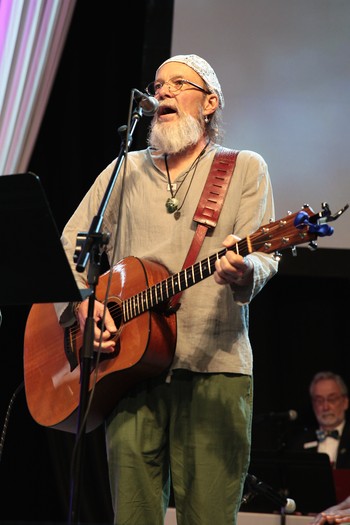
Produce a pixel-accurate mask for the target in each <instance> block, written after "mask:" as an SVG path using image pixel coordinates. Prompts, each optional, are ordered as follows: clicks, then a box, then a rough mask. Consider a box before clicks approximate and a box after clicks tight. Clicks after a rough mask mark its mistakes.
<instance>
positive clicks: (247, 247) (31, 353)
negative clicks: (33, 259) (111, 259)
mask: <svg viewBox="0 0 350 525" xmlns="http://www.w3.org/2000/svg"><path fill="white" fill-rule="evenodd" d="M324 206H325V208H324V209H323V211H322V212H320V213H318V214H314V212H313V210H312V209H311V208H310V207H309V206H307V205H305V206H304V207H303V208H302V210H300V211H299V212H296V213H293V214H292V213H291V214H290V215H288V216H286V217H285V218H284V219H282V220H278V221H275V222H271V223H269V224H266V225H265V226H262V227H260V228H259V229H258V230H257V231H256V232H255V233H253V234H252V235H249V236H247V237H246V238H245V239H242V240H240V241H238V242H237V243H236V244H235V245H234V246H232V247H231V248H229V249H230V250H234V251H236V253H240V254H241V255H243V256H245V255H247V254H249V253H252V252H263V253H266V254H267V253H275V255H278V252H279V251H281V250H283V249H285V248H287V247H293V246H296V245H299V244H302V243H305V242H310V245H311V246H314V247H315V248H316V243H315V240H316V238H317V237H318V236H325V235H331V234H332V233H333V228H331V227H330V226H328V225H327V224H325V222H327V220H334V218H332V219H329V217H330V211H329V209H328V206H327V205H324ZM338 213H339V212H338ZM226 251H227V249H226V248H224V249H222V250H221V251H219V252H217V253H215V254H213V255H211V256H209V257H207V258H205V259H204V260H202V261H200V262H196V263H195V264H193V265H192V266H190V267H188V268H185V269H183V270H181V271H180V272H179V273H177V274H174V275H170V274H169V272H168V271H167V269H166V268H165V267H164V266H162V265H160V264H159V263H156V262H152V261H149V260H146V259H140V258H137V257H133V256H130V257H126V258H125V259H122V260H121V261H120V262H118V263H117V264H116V265H115V266H114V267H113V268H111V269H110V270H109V271H108V272H106V273H105V274H103V275H102V276H101V277H100V279H99V283H98V285H97V287H96V298H97V300H99V301H101V302H105V301H106V299H105V297H106V290H107V283H108V280H109V273H110V272H113V275H112V281H111V286H110V289H109V295H108V298H107V305H108V308H109V310H110V312H111V315H112V317H113V319H114V321H115V324H116V326H117V328H118V333H117V334H116V341H117V344H116V349H115V351H114V352H113V353H112V354H105V353H103V354H101V356H100V359H99V361H98V363H97V366H94V365H93V366H92V369H91V374H90V380H89V381H90V384H89V394H90V397H91V393H92V392H93V396H92V397H91V405H90V411H89V415H88V418H87V422H86V431H87V432H89V431H91V430H93V429H95V428H96V427H98V426H99V425H100V424H101V423H102V422H103V421H104V420H105V419H106V418H107V417H108V415H109V414H110V413H111V412H112V410H113V408H114V407H115V406H116V404H117V403H118V401H119V400H120V398H121V397H122V396H123V395H124V394H125V393H126V392H127V391H128V390H129V389H130V388H132V387H134V386H136V385H137V384H139V383H140V382H141V381H143V380H145V379H148V378H151V377H154V376H157V375H159V374H161V373H162V372H165V371H166V370H167V369H168V368H169V367H170V365H171V363H172V360H173V356H174V351H175V346H176V313H175V312H174V311H173V310H172V309H170V308H169V304H170V299H171V298H172V297H173V296H175V295H176V294H177V293H179V292H180V291H181V292H182V291H184V290H186V289H187V288H189V287H191V286H193V285H195V284H196V283H198V282H200V281H202V280H203V279H206V278H207V277H209V276H211V275H212V274H213V273H214V271H215V261H216V260H217V259H219V258H220V257H222V256H223V255H224V254H225V253H226ZM82 344H83V337H82V333H81V331H80V328H79V325H78V323H75V324H74V325H72V326H71V327H68V328H63V327H62V326H61V325H60V324H59V323H58V319H57V316H56V312H55V309H54V305H53V304H46V303H45V304H34V305H32V307H31V309H30V312H29V315H28V318H27V323H26V327H25V335H24V384H25V393H26V400H27V404H28V408H29V411H30V413H31V415H32V417H33V418H34V420H35V421H36V422H37V423H39V424H40V425H43V426H46V427H51V428H56V429H59V430H64V431H67V432H75V431H76V427H77V414H78V408H79V399H80V364H79V359H80V351H81V348H82ZM93 386H94V389H93Z"/></svg>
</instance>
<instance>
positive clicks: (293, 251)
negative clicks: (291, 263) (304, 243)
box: [292, 246, 298, 257]
mask: <svg viewBox="0 0 350 525" xmlns="http://www.w3.org/2000/svg"><path fill="white" fill-rule="evenodd" d="M292 255H293V257H296V256H297V255H298V254H297V247H296V246H292Z"/></svg>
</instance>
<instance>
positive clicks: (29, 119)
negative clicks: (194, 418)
mask: <svg viewBox="0 0 350 525" xmlns="http://www.w3.org/2000/svg"><path fill="white" fill-rule="evenodd" d="M75 3H76V0H16V1H15V2H14V1H13V0H0V175H1V174H5V173H16V172H22V171H26V169H27V165H28V162H29V159H30V155H31V153H32V149H33V146H34V144H35V140H36V137H37V134H38V131H39V128H40V124H41V120H42V117H43V114H44V111H45V108H46V104H47V101H48V98H49V95H50V91H51V87H52V83H53V80H54V77H55V74H56V70H57V66H58V64H59V60H60V57H61V52H62V49H63V46H64V42H65V38H66V35H67V31H68V28H69V25H70V21H71V17H72V15H73V11H74V7H75Z"/></svg>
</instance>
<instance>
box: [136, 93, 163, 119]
mask: <svg viewBox="0 0 350 525" xmlns="http://www.w3.org/2000/svg"><path fill="white" fill-rule="evenodd" d="M133 92H134V99H135V100H136V101H137V102H138V104H139V106H140V108H142V110H143V114H144V115H146V117H152V116H153V115H154V114H155V112H156V111H157V109H158V108H159V102H158V100H157V99H156V98H154V97H151V96H150V95H147V93H142V92H141V91H139V90H138V89H135V88H134V89H133Z"/></svg>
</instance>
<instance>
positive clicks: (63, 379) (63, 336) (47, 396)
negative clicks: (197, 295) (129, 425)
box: [24, 257, 176, 432]
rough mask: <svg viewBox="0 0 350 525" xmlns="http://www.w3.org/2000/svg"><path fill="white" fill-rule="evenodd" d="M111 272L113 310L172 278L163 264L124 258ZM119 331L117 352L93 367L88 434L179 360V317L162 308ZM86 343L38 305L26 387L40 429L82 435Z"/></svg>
mask: <svg viewBox="0 0 350 525" xmlns="http://www.w3.org/2000/svg"><path fill="white" fill-rule="evenodd" d="M111 271H112V272H113V276H112V281H111V288H110V292H109V294H108V300H107V303H108V306H109V308H110V310H113V304H115V305H120V304H121V303H122V301H124V300H125V299H127V298H129V297H131V296H133V295H135V294H137V293H139V292H140V291H142V290H144V289H146V288H147V287H149V286H153V285H154V284H156V283H157V282H159V281H160V280H162V279H166V278H167V277H168V275H169V273H168V272H167V270H166V269H165V268H164V267H163V266H162V265H160V264H157V263H155V262H151V261H147V260H144V259H142V260H141V259H138V258H136V257H127V258H125V259H123V260H122V261H120V262H119V263H118V264H117V265H116V266H115V267H114V268H113V269H112V270H111ZM109 273H110V272H107V273H106V274H104V275H102V276H101V277H100V280H99V284H98V286H97V289H96V298H97V299H98V300H99V301H101V302H104V301H105V294H106V289H107V285H108V279H109ZM110 304H111V305H112V308H111V307H110ZM112 316H113V314H112ZM117 326H118V327H119V332H118V344H117V350H116V351H115V352H114V353H113V354H112V356H109V355H108V354H101V356H102V358H101V361H100V362H99V364H98V367H97V369H95V368H93V369H92V371H91V374H90V386H89V390H90V392H91V389H92V386H93V383H94V381H95V380H96V385H95V390H94V394H93V397H92V404H91V408H90V412H89V417H88V420H87V424H86V431H87V432H89V431H91V430H93V429H95V428H96V427H98V426H99V425H100V424H101V423H102V422H103V421H104V420H105V419H106V418H107V417H108V415H109V414H110V413H111V412H112V410H113V409H114V407H115V406H116V405H117V403H118V401H119V400H120V398H121V397H122V396H123V395H124V394H125V393H127V392H128V391H129V390H130V389H131V388H132V387H133V386H135V385H136V384H138V383H140V382H141V381H143V380H145V379H148V378H150V377H154V376H156V375H159V374H161V373H162V372H163V371H165V370H166V369H167V368H168V367H169V366H170V365H171V362H172V360H173V357H174V351H175V345H176V315H175V314H174V313H172V314H170V315H165V313H164V311H161V310H160V309H159V308H158V309H157V310H155V309H149V310H147V311H146V312H144V313H141V314H140V315H138V316H137V317H135V318H134V319H131V320H130V321H128V322H126V323H121V324H120V325H117ZM67 341H68V342H69V343H71V341H73V343H72V345H71V346H70V344H69V345H68V346H69V348H71V347H72V348H74V349H76V350H77V352H76V355H72V357H73V359H69V358H68V357H69V352H67ZM82 342H83V338H82V334H81V332H80V330H79V328H78V325H77V324H75V325H74V326H73V327H70V328H62V327H61V326H60V324H59V323H58V319H57V315H56V312H55V309H54V305H53V304H34V305H33V306H32V308H31V310H30V312H29V316H28V319H27V324H26V329H25V337H24V383H25V392H26V399H27V404H28V408H29V411H30V413H31V415H32V417H33V418H34V420H35V421H36V422H37V423H39V424H40V425H43V426H46V427H51V428H56V429H59V430H64V431H67V432H76V430H77V416H78V408H79V401H80V365H79V350H80V349H81V347H82ZM67 354H68V357H67ZM106 356H107V357H106Z"/></svg>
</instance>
